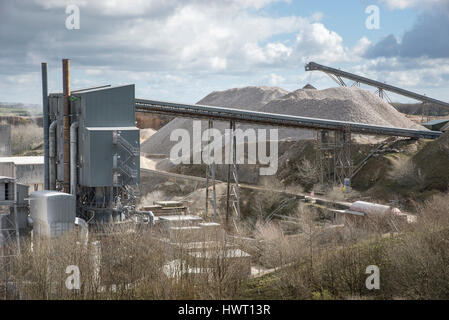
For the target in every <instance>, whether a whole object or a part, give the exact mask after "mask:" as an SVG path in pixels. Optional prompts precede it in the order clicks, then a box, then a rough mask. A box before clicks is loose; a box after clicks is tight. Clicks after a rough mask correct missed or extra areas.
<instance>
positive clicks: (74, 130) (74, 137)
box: [70, 122, 78, 196]
mask: <svg viewBox="0 0 449 320" xmlns="http://www.w3.org/2000/svg"><path fill="white" fill-rule="evenodd" d="M77 144H78V122H74V123H72V125H71V126H70V193H71V194H73V195H74V196H76V185H77V174H76V171H77V170H76V167H77V161H76V158H77V152H76V149H77Z"/></svg>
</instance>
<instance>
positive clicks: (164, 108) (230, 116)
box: [135, 99, 442, 139]
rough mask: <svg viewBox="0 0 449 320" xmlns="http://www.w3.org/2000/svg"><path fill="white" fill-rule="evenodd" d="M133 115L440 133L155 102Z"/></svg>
mask: <svg viewBox="0 0 449 320" xmlns="http://www.w3.org/2000/svg"><path fill="white" fill-rule="evenodd" d="M135 108H136V112H148V113H160V114H168V115H172V116H178V117H188V118H196V119H212V120H218V121H236V122H245V123H252V124H260V125H271V126H279V127H292V128H302V129H312V130H320V129H324V130H333V131H341V130H346V129H349V130H350V131H351V132H352V133H360V134H367V135H382V136H395V137H409V138H424V139H436V138H438V137H439V136H440V135H441V134H442V132H440V131H429V130H415V129H405V128H395V127H385V126H378V125H371V124H363V123H356V122H347V121H337V120H329V119H318V118H308V117H298V116H291V115H285V114H274V113H266V112H258V111H249V110H241V109H232V108H223V107H212V106H204V105H197V104H195V105H193V104H183V103H173V102H165V101H156V100H145V99H135Z"/></svg>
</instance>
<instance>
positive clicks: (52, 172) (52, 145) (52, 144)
mask: <svg viewBox="0 0 449 320" xmlns="http://www.w3.org/2000/svg"><path fill="white" fill-rule="evenodd" d="M57 124H58V121H57V120H55V121H53V122H52V123H51V125H50V127H49V136H50V139H49V145H48V153H49V157H50V167H49V170H48V171H49V180H50V181H49V182H50V190H56V127H57Z"/></svg>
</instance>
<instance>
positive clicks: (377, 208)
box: [349, 201, 401, 215]
mask: <svg viewBox="0 0 449 320" xmlns="http://www.w3.org/2000/svg"><path fill="white" fill-rule="evenodd" d="M349 210H351V211H355V212H360V213H364V214H370V215H387V214H400V213H401V210H399V209H398V208H393V207H390V206H386V205H383V204H377V203H372V202H365V201H356V202H354V203H353V204H352V205H351V206H350V207H349Z"/></svg>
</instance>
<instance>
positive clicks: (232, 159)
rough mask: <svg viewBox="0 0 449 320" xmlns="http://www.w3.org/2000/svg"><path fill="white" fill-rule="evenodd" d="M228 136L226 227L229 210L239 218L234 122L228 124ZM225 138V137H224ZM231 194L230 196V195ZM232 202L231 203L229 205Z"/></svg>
mask: <svg viewBox="0 0 449 320" xmlns="http://www.w3.org/2000/svg"><path fill="white" fill-rule="evenodd" d="M229 128H230V135H229V158H228V159H227V160H228V178H227V188H226V225H228V223H229V215H230V209H231V205H232V209H233V210H234V212H235V215H236V216H237V218H240V197H239V179H238V166H237V152H236V151H237V145H236V136H235V121H230V122H229ZM225 138H226V135H225ZM231 172H232V176H233V178H234V183H233V185H232V190H231ZM231 192H232V195H231ZM231 202H232V203H231Z"/></svg>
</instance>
